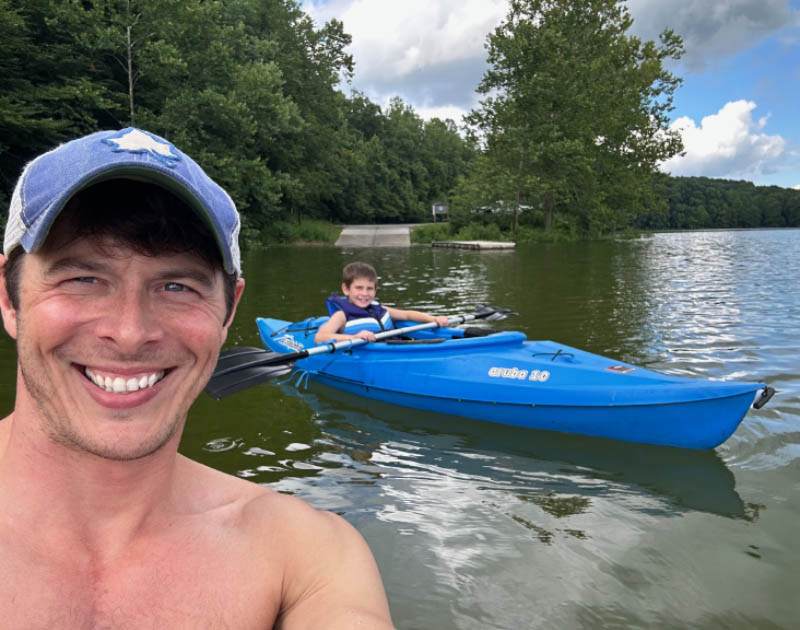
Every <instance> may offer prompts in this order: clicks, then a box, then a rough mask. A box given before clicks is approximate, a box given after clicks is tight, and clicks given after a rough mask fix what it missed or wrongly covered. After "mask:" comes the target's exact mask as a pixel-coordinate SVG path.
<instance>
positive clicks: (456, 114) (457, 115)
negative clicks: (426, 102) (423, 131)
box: [414, 105, 469, 125]
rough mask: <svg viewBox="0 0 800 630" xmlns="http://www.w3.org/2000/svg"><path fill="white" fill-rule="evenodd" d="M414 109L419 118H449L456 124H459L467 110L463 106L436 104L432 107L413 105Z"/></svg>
mask: <svg viewBox="0 0 800 630" xmlns="http://www.w3.org/2000/svg"><path fill="white" fill-rule="evenodd" d="M414 111H416V112H417V114H418V115H419V117H420V118H422V119H424V120H430V119H431V118H441V119H442V120H446V119H448V118H449V119H450V120H452V121H453V122H454V123H456V124H457V125H461V122H462V120H461V119H462V117H463V116H464V115H465V114H468V113H469V112H468V111H467V110H466V109H464V108H463V107H458V106H457V105H437V106H434V107H415V108H414Z"/></svg>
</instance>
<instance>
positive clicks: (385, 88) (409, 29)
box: [303, 0, 800, 189]
mask: <svg viewBox="0 0 800 630" xmlns="http://www.w3.org/2000/svg"><path fill="white" fill-rule="evenodd" d="M627 4H628V7H629V9H630V12H631V15H632V17H633V19H634V25H633V28H632V33H633V34H635V35H638V36H640V37H642V38H646V39H657V37H658V34H659V33H660V32H661V31H663V30H664V29H665V28H671V29H672V30H673V31H675V32H676V33H678V34H679V35H681V37H683V40H684V46H685V54H684V57H683V59H681V61H680V62H678V63H675V64H673V65H671V66H670V70H671V71H672V72H673V73H674V74H676V75H678V76H679V77H681V78H682V79H683V85H682V86H681V87H680V88H679V89H678V92H677V94H676V97H675V109H674V111H673V112H672V125H673V126H674V127H675V128H677V129H679V130H680V131H681V134H682V136H683V140H684V147H685V154H684V155H683V156H676V157H674V158H671V159H670V160H668V161H667V162H665V163H664V164H662V166H661V168H662V170H664V171H666V172H669V173H671V174H673V175H696V176H707V177H720V178H725V179H738V180H747V181H752V182H754V183H756V184H759V185H776V186H784V187H788V188H798V189H800V0H628V2H627ZM303 8H304V9H305V11H306V12H307V13H309V14H310V15H311V16H312V17H313V18H314V21H315V22H316V23H317V24H318V25H322V24H324V23H325V22H326V21H327V20H329V19H331V18H336V19H339V20H342V22H344V28H345V31H346V32H348V33H349V34H350V35H351V36H352V38H353V42H352V44H351V46H350V48H349V52H350V53H351V54H352V55H353V58H354V61H355V74H354V77H353V80H352V83H351V86H350V87H351V88H353V89H356V90H359V91H361V92H364V93H365V94H366V95H367V96H369V98H370V99H371V100H373V101H374V102H376V103H378V104H380V105H386V104H388V102H389V99H390V98H392V97H394V96H399V97H401V98H402V99H403V100H404V101H405V102H406V103H408V104H409V105H411V106H412V107H413V108H414V109H415V110H416V112H417V113H418V114H419V115H420V116H422V117H423V118H426V119H427V118H431V117H434V116H437V117H439V118H451V119H453V120H454V121H456V122H457V123H459V124H460V123H461V116H462V115H463V114H464V113H466V112H468V111H469V110H471V109H473V108H475V107H477V105H478V96H477V94H476V92H475V88H476V87H477V85H478V83H479V82H480V80H481V77H482V76H483V73H484V72H485V71H486V68H487V65H486V49H485V43H486V37H487V35H488V33H489V32H490V31H492V30H493V29H494V27H495V26H497V25H498V24H499V23H500V22H501V21H502V20H503V18H504V17H505V15H506V12H507V8H508V6H507V2H506V0H304V2H303Z"/></svg>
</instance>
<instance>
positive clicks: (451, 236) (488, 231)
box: [411, 223, 578, 244]
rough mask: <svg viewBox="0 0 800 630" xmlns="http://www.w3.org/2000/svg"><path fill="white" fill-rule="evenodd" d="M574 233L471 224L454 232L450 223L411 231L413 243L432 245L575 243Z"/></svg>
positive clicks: (434, 224) (436, 224) (489, 224)
mask: <svg viewBox="0 0 800 630" xmlns="http://www.w3.org/2000/svg"><path fill="white" fill-rule="evenodd" d="M575 240H578V239H577V237H576V236H575V235H574V234H573V233H572V232H567V231H563V230H552V231H550V232H545V231H544V230H543V229H541V228H532V227H529V226H525V225H523V226H520V227H519V228H518V230H517V234H516V235H514V234H513V232H512V231H511V230H501V229H500V227H499V226H498V225H497V224H495V223H469V224H467V225H465V226H463V227H461V228H459V229H456V230H454V229H453V227H452V225H451V224H450V223H428V224H425V225H418V226H416V227H415V228H413V229H412V230H411V242H412V243H423V244H424V243H431V242H433V241H508V242H515V243H555V242H565V241H575Z"/></svg>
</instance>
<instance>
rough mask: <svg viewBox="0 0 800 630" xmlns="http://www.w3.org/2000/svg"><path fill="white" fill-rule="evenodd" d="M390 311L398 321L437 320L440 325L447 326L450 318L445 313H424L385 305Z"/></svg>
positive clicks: (423, 321) (391, 315) (421, 321)
mask: <svg viewBox="0 0 800 630" xmlns="http://www.w3.org/2000/svg"><path fill="white" fill-rule="evenodd" d="M384 308H385V309H386V310H387V311H389V316H390V317H391V318H392V319H394V320H398V321H410V322H420V323H423V324H424V323H426V322H436V323H437V324H439V326H447V323H448V321H449V319H448V318H447V316H445V315H431V314H430V313H423V312H422V311H413V310H405V309H401V308H394V307H393V306H384Z"/></svg>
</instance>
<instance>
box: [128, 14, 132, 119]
mask: <svg viewBox="0 0 800 630" xmlns="http://www.w3.org/2000/svg"><path fill="white" fill-rule="evenodd" d="M128 10H129V11H130V5H129V7H128ZM128 17H129V18H130V14H129V15H128ZM127 35H128V42H127V43H128V105H129V107H130V113H131V125H133V124H134V113H133V43H132V42H131V26H130V25H128V28H127Z"/></svg>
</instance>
